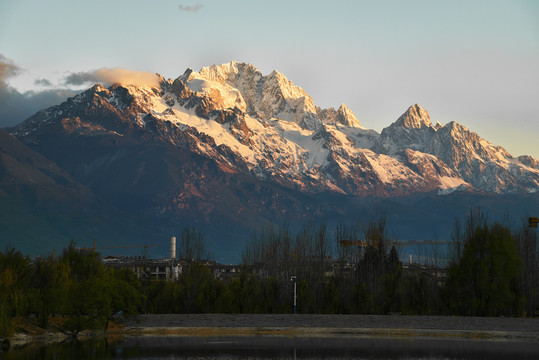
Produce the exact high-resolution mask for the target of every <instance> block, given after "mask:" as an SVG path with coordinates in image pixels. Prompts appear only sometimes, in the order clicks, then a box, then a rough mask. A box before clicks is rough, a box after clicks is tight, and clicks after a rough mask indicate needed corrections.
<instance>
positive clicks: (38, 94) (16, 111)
mask: <svg viewBox="0 0 539 360" xmlns="http://www.w3.org/2000/svg"><path fill="white" fill-rule="evenodd" d="M79 92H80V91H74V90H71V89H50V90H44V91H26V92H24V93H21V92H19V91H18V90H17V89H14V88H12V87H11V86H9V85H8V86H2V87H0V128H2V127H7V126H14V125H17V124H18V123H20V122H21V121H23V120H26V119H27V118H29V117H30V116H32V115H34V114H35V113H36V112H38V111H39V110H43V109H45V108H47V107H49V106H53V105H58V104H60V103H62V102H64V101H65V100H67V98H68V97H71V96H74V95H76V94H77V93H79Z"/></svg>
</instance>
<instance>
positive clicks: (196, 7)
mask: <svg viewBox="0 0 539 360" xmlns="http://www.w3.org/2000/svg"><path fill="white" fill-rule="evenodd" d="M202 6H203V5H202V4H195V5H183V4H180V5H178V8H179V9H180V11H188V12H197V11H198V10H200V9H201V8H202Z"/></svg>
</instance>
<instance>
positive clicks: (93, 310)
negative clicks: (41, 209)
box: [0, 209, 539, 337]
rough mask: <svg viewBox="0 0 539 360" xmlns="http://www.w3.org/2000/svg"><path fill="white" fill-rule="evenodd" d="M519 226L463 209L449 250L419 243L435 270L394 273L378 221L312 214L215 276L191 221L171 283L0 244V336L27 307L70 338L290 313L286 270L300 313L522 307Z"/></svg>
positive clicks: (529, 296) (524, 269)
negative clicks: (166, 322) (326, 219)
mask: <svg viewBox="0 0 539 360" xmlns="http://www.w3.org/2000/svg"><path fill="white" fill-rule="evenodd" d="M526 225H527V224H524V223H523V225H522V226H521V227H520V228H519V229H517V230H513V231H511V229H510V228H509V227H508V226H506V225H502V224H500V223H496V222H495V223H491V222H489V221H488V216H487V215H486V214H484V213H483V212H482V211H481V210H479V209H474V210H471V211H470V213H469V214H468V215H467V216H466V218H465V219H464V221H461V220H456V221H455V226H454V230H453V234H452V246H451V248H450V251H449V252H448V253H445V254H440V253H438V252H437V251H436V250H437V249H433V250H432V251H431V254H430V258H431V260H432V264H436V263H437V262H438V261H439V260H441V259H442V258H446V259H447V265H446V266H445V270H444V273H445V274H446V277H440V276H439V274H438V272H437V271H434V273H433V271H429V269H428V268H421V267H418V268H417V269H415V270H414V271H412V269H411V268H410V269H408V271H405V267H404V266H403V263H402V261H401V260H400V258H399V253H398V251H397V249H396V248H395V247H394V246H392V243H393V242H392V241H391V239H390V238H389V236H388V235H387V231H386V224H385V221H384V219H380V220H378V221H374V222H371V223H367V224H361V225H358V224H354V225H344V224H343V225H339V226H338V227H337V228H336V229H334V230H333V231H330V230H328V228H327V227H326V226H325V225H323V224H307V225H305V226H303V227H302V228H301V229H300V230H297V231H293V230H291V229H290V227H288V226H286V225H285V226H270V227H267V228H265V229H262V230H260V231H258V232H256V233H255V234H254V235H253V236H252V239H251V241H250V242H249V243H248V244H247V245H246V247H245V249H244V251H243V254H242V265H241V271H240V272H239V273H238V274H237V276H235V277H233V278H231V279H229V280H226V281H224V280H221V279H218V278H215V277H214V276H213V274H212V272H211V270H210V268H209V267H208V266H207V265H206V262H205V261H204V260H207V258H208V249H207V248H206V246H205V243H204V236H203V234H202V233H201V232H200V231H198V230H196V229H194V228H191V227H186V228H185V229H184V230H183V232H182V235H181V237H180V241H179V246H178V254H179V256H180V258H182V259H186V261H185V262H184V263H183V266H182V272H181V273H180V275H179V277H178V279H176V280H174V281H162V280H151V278H150V277H144V276H143V277H137V276H136V274H135V273H134V272H133V271H131V270H129V269H115V268H112V267H107V266H105V265H103V263H102V262H101V259H100V255H99V254H97V253H94V252H81V251H79V250H78V249H76V248H75V243H74V242H71V243H70V245H69V246H68V247H67V248H66V249H64V251H63V252H62V254H61V255H60V256H59V257H58V258H53V257H48V258H36V259H30V258H29V257H28V256H24V255H23V254H21V253H20V252H19V251H16V250H15V249H13V248H7V249H6V250H4V251H3V252H0V334H4V335H5V334H9V333H12V332H13V330H14V328H13V323H12V319H13V318H14V317H16V316H28V315H30V314H34V315H35V316H37V317H38V319H39V323H40V326H42V327H44V328H46V327H47V326H48V324H49V319H50V317H51V316H58V315H62V316H64V321H63V325H62V329H63V331H65V332H66V333H67V334H70V335H72V336H74V337H76V335H77V334H78V333H79V332H80V331H81V330H83V329H88V328H92V329H96V328H106V326H107V323H108V321H110V320H111V319H112V318H113V316H114V314H117V313H118V312H119V311H122V312H123V313H124V314H126V315H129V314H138V313H292V312H293V296H294V295H293V291H294V284H293V282H292V281H291V279H292V277H293V276H295V278H296V280H297V309H298V312H300V313H314V314H387V313H393V312H395V313H401V314H420V315H466V316H519V317H520V316H534V315H535V314H536V311H537V306H538V304H539V291H538V290H539V258H538V249H537V236H536V232H535V230H534V229H530V228H528V227H527V226H526ZM342 245H344V246H342ZM360 245H361V246H360Z"/></svg>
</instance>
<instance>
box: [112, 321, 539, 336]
mask: <svg viewBox="0 0 539 360" xmlns="http://www.w3.org/2000/svg"><path fill="white" fill-rule="evenodd" d="M119 331H121V333H122V334H132V335H156V334H159V335H178V336H223V335H234V336H249V335H264V336H297V337H337V336H374V337H415V338H440V339H442V338H465V339H481V340H485V339H489V340H499V341H510V340H517V341H533V342H538V341H539V319H520V318H479V317H445V316H391V315H387V316H383V315H231V314H200V315H193V314H185V315H183V314H164V315H139V316H136V317H133V318H130V319H126V320H124V321H123V323H122V327H121V330H119Z"/></svg>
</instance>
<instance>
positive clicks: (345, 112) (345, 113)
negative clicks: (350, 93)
mask: <svg viewBox="0 0 539 360" xmlns="http://www.w3.org/2000/svg"><path fill="white" fill-rule="evenodd" d="M336 121H337V122H338V123H340V124H342V125H344V126H348V127H362V126H361V124H360V123H359V120H358V119H357V118H356V116H355V115H354V113H353V112H352V110H350V108H349V107H348V106H346V105H345V104H341V106H339V109H337V117H336Z"/></svg>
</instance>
